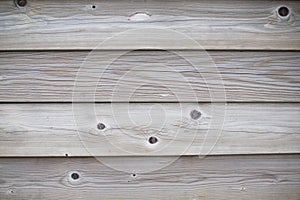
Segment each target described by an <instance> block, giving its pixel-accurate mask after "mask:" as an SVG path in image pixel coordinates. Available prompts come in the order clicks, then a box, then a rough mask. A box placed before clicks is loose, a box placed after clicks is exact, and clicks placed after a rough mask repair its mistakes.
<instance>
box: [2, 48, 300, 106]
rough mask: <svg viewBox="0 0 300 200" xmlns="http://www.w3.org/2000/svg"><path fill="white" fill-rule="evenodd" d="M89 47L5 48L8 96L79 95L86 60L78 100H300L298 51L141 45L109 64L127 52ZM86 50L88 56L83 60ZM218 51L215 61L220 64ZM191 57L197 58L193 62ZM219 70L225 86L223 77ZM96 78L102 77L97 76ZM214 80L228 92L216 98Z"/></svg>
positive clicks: (35, 99)
mask: <svg viewBox="0 0 300 200" xmlns="http://www.w3.org/2000/svg"><path fill="white" fill-rule="evenodd" d="M88 53H89V52H72V51H71V52H51V51H50V52H48V51H45V52H44V51H43V52H9V53H8V52H2V53H0V77H1V79H0V86H1V87H0V101H2V102H40V101H43V102H58V101H59V102H71V101H72V93H73V92H74V90H73V89H74V84H75V80H76V75H77V72H78V70H79V67H80V66H83V67H82V68H83V69H85V70H86V73H83V76H79V77H77V85H76V86H77V89H76V90H75V92H74V94H75V96H76V97H77V98H75V99H73V100H74V101H84V102H88V101H94V100H95V101H98V102H111V101H113V102H122V101H123V102H124V101H126V102H127V101H135V102H143V101H146V102H151V101H156V102H158V101H159V102H174V101H195V99H197V101H200V102H201V101H206V102H207V101H218V100H219V101H225V100H226V101H236V102H241V101H242V102H265V101H268V102H270V101H272V102H299V100H300V89H299V88H300V67H299V63H300V56H299V53H298V52H237V51H234V52H224V51H209V52H208V54H209V55H210V57H209V56H207V55H206V54H204V53H203V52H201V53H200V56H198V54H199V52H198V51H184V52H179V53H180V54H184V56H185V59H186V60H185V59H184V58H182V57H180V56H179V55H176V53H174V52H167V51H133V52H130V53H127V54H125V55H123V56H121V57H120V58H119V59H117V60H115V61H114V62H113V63H112V64H111V65H109V66H107V65H106V64H109V63H108V60H109V59H111V58H113V57H115V56H117V55H118V54H119V53H120V52H118V51H100V52H93V53H94V54H95V55H93V56H88ZM86 57H87V58H88V59H87V61H86V62H85V63H84V64H83V61H84V58H86ZM210 59H211V60H213V61H214V62H215V66H216V67H217V69H216V68H215V66H214V65H213V63H212V62H211V60H210ZM189 61H192V62H194V63H196V65H197V66H196V67H193V66H192V65H191V64H190V63H189ZM99 63H100V64H99ZM82 68H81V69H82ZM104 70H105V72H104V73H103V74H101V72H102V71H104ZM217 70H218V71H217ZM218 72H219V73H220V76H221V78H220V79H221V80H222V81H223V83H224V87H223V86H222V84H221V82H220V81H217V80H216V76H217V74H218ZM80 74H82V73H80ZM101 75H102V78H100V77H101ZM217 78H218V77H217ZM92 81H95V82H96V81H99V82H96V83H95V84H94V83H93V82H92ZM84 84H90V85H91V86H97V90H96V92H95V88H94V87H87V85H84ZM208 84H209V85H211V87H212V90H213V91H214V90H216V93H218V94H221V93H222V92H225V93H226V99H211V92H210V91H211V88H208V87H207V85H208ZM139 86H141V87H139ZM118 88H119V89H118ZM120 88H121V89H120ZM223 89H225V91H223ZM93 95H95V99H94V98H93V97H94V96H93ZM178 98H179V99H178Z"/></svg>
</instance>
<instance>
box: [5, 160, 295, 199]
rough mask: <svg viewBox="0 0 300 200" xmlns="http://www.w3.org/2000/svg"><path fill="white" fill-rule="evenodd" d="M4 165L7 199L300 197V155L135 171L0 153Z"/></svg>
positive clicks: (181, 163) (138, 162)
mask: <svg viewBox="0 0 300 200" xmlns="http://www.w3.org/2000/svg"><path fill="white" fill-rule="evenodd" d="M151 159H153V158H151V157H147V158H145V157H141V158H137V159H136V160H135V161H134V162H128V161H129V160H130V159H126V158H121V157H120V158H114V164H115V166H119V167H122V166H124V165H130V166H132V167H133V169H134V168H143V167H149V164H150V163H151V162H150V161H151ZM165 159H167V158H165ZM147 161H149V162H147ZM0 166H1V173H0V180H1V181H0V186H1V187H0V197H1V199H3V200H9V199H49V200H50V199H70V200H71V199H86V198H88V199H133V198H134V199H195V200H200V199H220V200H228V199H241V200H246V199H248V200H250V199H251V200H252V199H259V200H262V199H264V200H274V199H276V200H287V199H290V200H298V199H299V196H300V191H299V187H300V173H299V166H300V157H299V155H278V156H214V157H206V158H204V159H199V158H198V157H182V158H179V159H178V160H177V161H176V162H174V163H172V164H171V165H169V166H167V167H165V168H164V169H161V170H158V171H154V172H148V173H141V174H140V173H135V172H132V173H135V176H134V175H133V174H131V173H130V172H129V173H127V172H118V171H114V170H113V169H110V168H108V167H107V166H105V165H103V164H101V163H100V162H98V161H97V160H96V159H94V158H19V159H17V158H1V159H0ZM74 171H76V173H78V174H79V179H77V180H76V181H74V180H72V179H71V178H70V174H71V173H72V172H74Z"/></svg>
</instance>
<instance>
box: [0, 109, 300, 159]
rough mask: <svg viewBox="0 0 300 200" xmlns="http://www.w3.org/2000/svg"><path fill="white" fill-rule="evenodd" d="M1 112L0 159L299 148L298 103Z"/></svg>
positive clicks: (262, 151) (294, 150) (287, 150)
mask: <svg viewBox="0 0 300 200" xmlns="http://www.w3.org/2000/svg"><path fill="white" fill-rule="evenodd" d="M222 109H225V110H222ZM193 110H197V111H199V112H200V113H201V117H200V118H199V119H192V118H191V112H192V111H193ZM0 118H1V121H0V130H1V131H0V156H3V157H6V156H65V155H66V154H68V155H69V156H91V155H97V156H128V155H135V156H138V155H143V156H152V155H154V156H158V155H206V154H210V155H222V154H270V153H299V152H300V145H299V144H300V135H299V130H300V123H299V119H300V106H299V104H297V103H294V104H269V103H265V104H246V103H243V104H239V103H230V104H227V105H226V107H224V105H223V104H193V103H183V104H176V103H162V104H159V103H144V104H126V103H119V104H102V103H101V104H96V105H95V107H94V105H93V104H87V103H85V104H78V105H73V109H72V105H71V104H0ZM98 123H103V124H104V125H105V128H104V129H103V130H99V129H97V124H98ZM77 130H78V132H77ZM151 136H155V137H157V139H158V143H156V144H150V143H149V142H148V139H149V138H150V137H151Z"/></svg>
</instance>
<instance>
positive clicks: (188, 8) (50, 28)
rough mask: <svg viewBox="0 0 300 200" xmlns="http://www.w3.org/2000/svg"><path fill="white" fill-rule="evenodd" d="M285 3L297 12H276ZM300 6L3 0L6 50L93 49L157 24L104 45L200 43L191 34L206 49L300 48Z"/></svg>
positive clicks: (0, 42)
mask: <svg viewBox="0 0 300 200" xmlns="http://www.w3.org/2000/svg"><path fill="white" fill-rule="evenodd" d="M282 5H285V6H288V7H289V8H290V13H291V15H290V16H288V17H286V18H280V17H279V16H278V15H277V12H276V10H277V9H278V7H279V6H282ZM93 6H94V7H93ZM233 8H234V9H233ZM299 13H300V3H299V1H269V0H261V1H251V0H247V1H242V0H240V1H223V0H222V1H220V0H218V1H213V2H212V1H208V0H204V1H194V0H192V1H190V0H185V1H180V0H172V1H147V2H143V1H140V2H136V1H134V2H133V1H129V0H126V1H121V0H119V1H98V0H96V1H93V3H92V2H91V1H87V0H85V1H81V0H72V1H68V2H61V1H59V0H47V1H35V0H32V1H28V5H27V7H26V8H21V9H18V8H17V7H16V6H15V5H14V3H13V0H4V1H1V5H0V50H23V49H27V50H28V49H40V50H41V49H91V48H94V47H96V46H97V45H98V44H99V43H100V42H103V41H104V40H106V39H108V38H110V37H112V36H115V35H117V34H119V33H121V32H124V31H128V30H134V29H145V28H146V29H147V28H151V29H152V30H139V31H136V32H134V33H133V34H129V35H126V34H125V35H123V36H122V37H121V38H119V39H118V41H117V42H114V43H111V44H110V45H108V46H106V45H104V46H101V47H100V48H102V49H136V48H162V49H193V48H199V47H197V46H194V45H193V44H190V43H189V42H187V41H182V40H180V39H182V38H183V39H184V38H185V36H183V35H186V36H187V37H191V38H193V39H194V40H195V41H197V42H198V43H199V44H200V45H202V46H203V48H205V49H275V50H278V49H282V50H299V49H300V39H299V38H300V33H299ZM153 28H154V29H153ZM159 29H160V30H161V29H164V30H165V29H168V30H174V31H176V32H179V33H180V34H183V35H181V36H180V34H176V33H175V32H173V34H172V33H170V32H168V31H164V33H165V34H164V33H162V32H161V31H158V30H159ZM177 36H178V37H177ZM181 37H182V38H181ZM115 39H116V38H115ZM186 39H187V38H186ZM116 40H117V39H116Z"/></svg>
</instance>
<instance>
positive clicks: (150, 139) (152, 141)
mask: <svg viewBox="0 0 300 200" xmlns="http://www.w3.org/2000/svg"><path fill="white" fill-rule="evenodd" d="M148 141H149V143H150V144H155V143H157V142H158V139H157V137H154V136H151V137H150V138H149V140H148Z"/></svg>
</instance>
